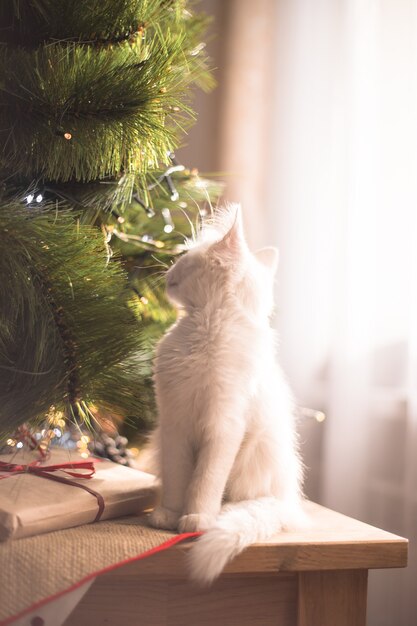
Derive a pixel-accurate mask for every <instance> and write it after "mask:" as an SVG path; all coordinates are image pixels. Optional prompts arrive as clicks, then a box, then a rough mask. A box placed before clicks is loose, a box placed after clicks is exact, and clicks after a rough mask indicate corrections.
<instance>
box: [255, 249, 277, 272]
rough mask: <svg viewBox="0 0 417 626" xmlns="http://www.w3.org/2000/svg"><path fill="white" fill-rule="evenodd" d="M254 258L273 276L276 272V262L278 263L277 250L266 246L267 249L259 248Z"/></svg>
mask: <svg viewBox="0 0 417 626" xmlns="http://www.w3.org/2000/svg"><path fill="white" fill-rule="evenodd" d="M255 256H256V258H257V259H258V261H260V262H261V263H262V265H266V267H268V268H269V269H270V270H271V271H272V273H273V274H275V272H276V271H277V268H278V261H279V251H278V248H274V247H273V246H268V247H267V248H261V249H260V250H258V251H257V252H255Z"/></svg>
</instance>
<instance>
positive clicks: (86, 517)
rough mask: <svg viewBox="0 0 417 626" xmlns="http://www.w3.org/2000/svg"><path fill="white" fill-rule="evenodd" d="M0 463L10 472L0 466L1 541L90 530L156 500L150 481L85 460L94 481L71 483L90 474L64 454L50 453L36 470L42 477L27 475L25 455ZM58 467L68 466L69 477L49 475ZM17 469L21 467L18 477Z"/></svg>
mask: <svg viewBox="0 0 417 626" xmlns="http://www.w3.org/2000/svg"><path fill="white" fill-rule="evenodd" d="M0 461H1V462H3V463H10V464H13V467H12V470H13V471H10V472H5V471H3V470H4V466H3V468H2V467H1V466H0V541H4V540H6V539H10V538H15V539H16V538H20V537H29V536H31V535H38V534H41V533H46V532H50V531H53V530H61V529H64V528H71V527H73V526H79V525H81V524H88V523H90V522H93V521H96V519H97V517H98V516H99V518H100V520H105V519H110V518H114V517H122V516H124V515H130V514H132V513H140V512H143V511H145V510H147V509H149V508H152V507H153V506H154V505H155V503H156V501H157V498H158V485H157V481H156V479H155V477H154V476H152V475H151V474H146V473H145V472H142V471H140V470H137V469H132V468H129V467H123V466H122V465H118V464H116V463H113V462H112V461H106V460H101V459H95V458H89V459H87V461H88V462H92V463H93V464H94V469H95V473H94V475H93V476H92V477H91V478H85V477H84V478H77V477H75V476H74V475H72V474H74V473H75V474H81V473H87V474H88V473H92V472H91V469H90V471H88V470H85V469H84V470H83V469H80V468H77V464H78V463H80V462H85V459H81V458H80V457H79V455H77V454H76V453H74V452H71V453H70V452H69V451H68V450H53V451H52V454H51V456H50V457H49V458H48V460H47V461H45V462H43V463H41V464H37V465H36V468H37V469H39V470H41V472H42V474H43V475H39V474H36V473H32V472H31V471H27V466H28V465H30V464H33V463H34V459H33V456H32V455H31V453H29V452H25V453H23V452H18V453H16V454H13V455H0ZM57 464H69V465H72V467H66V468H64V469H65V470H67V472H70V473H71V474H68V473H65V472H64V471H63V470H58V471H53V472H52V471H48V470H47V468H48V467H50V466H51V465H57ZM18 465H22V466H23V469H21V470H20V472H19V471H16V469H18V468H16V466H18ZM32 467H33V465H32ZM25 468H26V469H25ZM44 468H45V471H44ZM45 473H46V474H49V475H50V478H46V477H45ZM51 476H56V477H58V480H59V481H58V480H56V479H54V478H51ZM69 481H71V483H75V484H71V483H70V482H69ZM76 485H79V487H78V486H76ZM86 488H88V489H89V490H90V491H87V490H86ZM92 492H93V493H92ZM95 494H96V495H95ZM100 502H101V506H100ZM103 505H104V508H103ZM100 509H102V511H101V510H100Z"/></svg>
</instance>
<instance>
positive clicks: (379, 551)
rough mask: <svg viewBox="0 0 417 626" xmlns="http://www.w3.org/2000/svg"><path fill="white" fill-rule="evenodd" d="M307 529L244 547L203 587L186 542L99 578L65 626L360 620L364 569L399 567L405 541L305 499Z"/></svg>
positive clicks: (360, 624)
mask: <svg viewBox="0 0 417 626" xmlns="http://www.w3.org/2000/svg"><path fill="white" fill-rule="evenodd" d="M307 508H308V511H309V514H310V515H311V519H312V527H311V528H310V529H309V530H308V531H304V532H297V533H295V532H294V533H281V534H279V535H276V536H275V537H274V538H273V539H272V540H271V541H269V542H268V543H263V544H256V545H253V546H250V547H249V548H248V549H247V550H246V551H245V552H244V553H242V554H241V555H239V556H238V557H237V558H236V559H235V560H234V561H233V562H232V563H230V564H229V566H228V567H227V569H226V570H225V572H224V573H223V575H222V576H221V577H220V579H219V580H218V581H217V582H216V583H215V584H214V585H213V586H212V587H211V589H208V590H201V589H196V588H195V587H193V586H192V584H190V583H189V582H188V581H187V570H186V563H185V559H186V555H187V552H188V550H189V549H190V545H189V544H178V545H177V546H175V547H173V548H171V549H169V550H167V551H165V552H161V553H158V554H155V555H154V556H152V557H149V558H147V559H144V560H142V561H137V562H134V563H130V564H128V565H126V566H124V567H121V568H119V569H117V570H115V571H113V572H110V573H108V574H105V575H103V576H100V577H99V578H98V579H97V580H96V581H95V583H94V584H93V586H92V587H91V589H90V590H89V591H88V593H87V594H86V596H85V597H84V598H83V600H82V601H81V602H80V604H79V605H78V606H77V608H76V609H75V611H74V612H73V614H72V615H71V616H70V617H69V618H68V620H67V621H66V622H65V626H101V625H103V626H104V625H106V626H113V625H114V626H119V625H120V626H209V625H210V626H213V625H215V626H272V625H274V626H365V623H366V595H367V577H368V569H374V568H388V567H405V566H406V564H407V543H408V542H407V540H406V539H403V538H402V537H398V536H396V535H392V534H390V533H388V532H385V531H383V530H380V529H378V528H374V527H373V526H369V525H367V524H363V523H362V522H358V521H357V520H354V519H351V518H349V517H346V516H344V515H341V514H339V513H335V512H334V511H330V510H329V509H325V508H323V507H321V506H319V505H317V504H313V503H308V504H307Z"/></svg>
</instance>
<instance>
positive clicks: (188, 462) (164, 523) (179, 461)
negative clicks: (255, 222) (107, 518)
mask: <svg viewBox="0 0 417 626" xmlns="http://www.w3.org/2000/svg"><path fill="white" fill-rule="evenodd" d="M277 264H278V251H277V250H276V249H275V248H264V249H262V250H259V252H257V253H255V254H252V253H251V252H250V251H249V249H248V247H247V245H246V243H245V239H244V236H243V232H242V225H241V216H240V210H239V208H238V207H236V206H232V207H229V208H228V209H226V210H225V211H223V212H222V213H220V214H219V215H218V217H217V218H216V219H215V220H214V221H213V222H211V223H208V224H206V225H205V226H204V228H203V231H202V235H201V237H200V239H199V241H198V242H197V244H196V245H195V246H194V247H193V248H192V249H190V251H189V252H187V253H186V254H185V255H184V256H183V257H181V258H180V259H179V260H178V261H177V263H176V264H175V265H174V266H173V267H172V268H171V269H170V270H169V271H168V272H167V275H166V284H167V294H168V296H169V298H170V299H171V300H172V301H173V302H174V303H176V304H177V306H178V307H180V308H181V309H182V311H183V313H182V315H180V316H179V319H178V321H177V323H176V324H175V325H174V326H173V327H172V328H171V329H170V330H169V331H168V333H167V334H166V335H165V336H164V337H163V339H162V340H161V342H160V343H159V345H158V348H157V354H156V361H155V377H154V378H155V388H156V398H157V405H158V412H159V423H158V427H157V429H156V431H155V433H154V436H153V446H154V448H155V449H156V450H157V453H158V457H159V465H160V475H161V478H162V500H161V505H160V506H159V507H158V508H157V509H155V511H154V512H153V513H152V514H151V516H150V521H151V524H152V525H153V526H155V527H158V528H172V529H174V528H175V529H178V530H179V531H180V532H189V531H197V530H203V531H207V532H206V533H205V534H204V535H203V536H202V537H201V538H199V539H198V540H197V541H196V544H195V545H194V546H193V547H192V549H191V557H190V567H191V572H192V577H193V579H194V580H196V581H197V582H199V583H203V584H204V583H205V584H208V583H210V582H211V581H212V580H213V579H215V578H216V577H217V576H218V575H219V574H220V573H221V571H222V569H223V567H224V566H225V564H226V563H227V562H228V561H229V560H230V559H231V558H232V557H233V556H235V555H236V554H238V553H239V552H241V551H242V550H243V549H244V548H245V547H246V546H248V545H249V544H250V543H253V542H256V541H263V540H265V539H267V538H268V537H270V536H271V535H272V534H273V533H275V532H277V531H279V530H281V529H285V528H289V527H294V526H298V525H300V524H301V523H303V513H302V507H301V499H302V496H301V477H302V470H301V463H300V460H299V457H298V454H297V448H296V437H295V431H294V423H293V401H292V397H291V393H290V390H289V388H288V385H287V383H286V381H285V379H284V376H283V374H282V372H281V370H280V368H279V366H278V365H277V363H276V359H275V335H274V332H273V330H272V329H271V327H270V323H269V316H270V314H271V311H272V308H273V281H274V275H275V271H276V268H277Z"/></svg>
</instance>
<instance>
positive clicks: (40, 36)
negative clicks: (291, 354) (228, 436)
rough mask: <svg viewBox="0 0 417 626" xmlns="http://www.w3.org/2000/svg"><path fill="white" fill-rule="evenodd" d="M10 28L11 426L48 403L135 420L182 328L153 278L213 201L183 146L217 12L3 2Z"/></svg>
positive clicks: (133, 1)
mask: <svg viewBox="0 0 417 626" xmlns="http://www.w3.org/2000/svg"><path fill="white" fill-rule="evenodd" d="M0 20H1V24H2V29H1V30H0V42H1V46H0V66H1V76H2V80H1V82H0V120H1V123H0V134H1V145H2V150H1V153H0V179H1V192H0V193H1V196H0V273H1V281H0V432H1V434H2V436H4V435H6V434H7V433H9V432H11V431H12V430H13V429H15V428H16V427H18V426H19V425H20V424H23V423H24V422H29V423H36V421H37V420H43V419H44V418H45V415H46V414H50V411H51V407H54V410H56V411H59V414H60V415H63V416H64V417H65V418H68V419H72V420H74V421H76V422H78V423H79V422H80V421H83V422H87V423H89V422H94V421H96V420H97V419H99V418H100V417H101V416H108V415H111V416H120V417H121V418H122V419H125V418H126V417H129V418H130V419H132V420H133V421H135V422H136V423H140V422H141V420H144V419H146V418H147V416H149V414H150V413H151V411H150V410H149V401H150V399H151V397H152V393H151V390H150V369H149V349H150V346H151V345H152V342H153V341H154V340H155V339H156V338H157V337H158V336H159V335H160V333H161V330H162V329H163V328H164V327H165V326H166V324H168V323H170V322H171V321H172V319H173V314H172V311H171V309H170V308H169V306H168V305H167V304H166V303H165V302H164V301H163V295H162V291H161V288H160V287H158V284H157V281H155V273H158V272H160V271H161V270H163V269H164V268H165V267H166V266H168V265H169V264H170V263H171V262H172V258H173V257H174V256H175V255H177V254H179V253H181V251H182V249H183V247H184V235H189V234H190V232H191V231H192V228H193V227H194V224H195V223H196V216H198V211H199V210H204V206H203V208H202V209H201V206H202V205H200V208H199V207H198V204H199V202H200V201H201V200H203V201H205V200H206V198H207V196H208V194H209V193H210V194H211V195H213V194H214V195H216V194H217V192H218V189H217V188H216V185H215V184H214V183H210V182H208V181H207V180H204V179H201V178H199V176H198V174H197V173H196V172H194V171H189V170H186V169H185V168H184V167H183V166H182V165H180V164H179V163H178V162H177V161H176V159H175V155H174V152H173V151H174V149H175V148H176V147H177V146H178V145H179V143H180V141H181V137H182V134H183V133H184V130H185V129H186V128H187V126H188V125H189V124H190V123H191V122H192V121H193V117H194V116H193V112H192V109H191V108H190V102H189V92H190V87H191V86H192V85H198V86H200V87H203V88H210V87H211V86H212V78H211V75H210V72H209V69H208V60H207V57H206V55H205V52H204V44H203V43H202V41H201V37H202V35H203V33H204V30H205V26H206V24H207V18H206V17H205V16H204V15H201V14H198V13H196V12H195V11H194V9H193V8H190V6H189V5H188V3H187V2H186V1H185V0H90V1H89V2H79V1H78V0H3V2H2V3H1V5H0ZM155 266H156V267H155ZM48 412H49V413H48Z"/></svg>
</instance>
